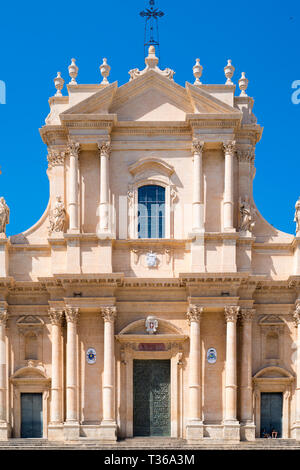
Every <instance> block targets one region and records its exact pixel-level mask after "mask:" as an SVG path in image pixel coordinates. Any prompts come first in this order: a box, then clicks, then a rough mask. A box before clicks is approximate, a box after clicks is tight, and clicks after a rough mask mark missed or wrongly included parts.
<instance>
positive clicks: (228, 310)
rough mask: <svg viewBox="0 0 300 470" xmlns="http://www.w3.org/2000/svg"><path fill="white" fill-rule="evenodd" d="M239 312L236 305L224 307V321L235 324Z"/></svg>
mask: <svg viewBox="0 0 300 470" xmlns="http://www.w3.org/2000/svg"><path fill="white" fill-rule="evenodd" d="M239 312H240V307H238V306H236V305H234V306H233V305H230V306H229V305H226V306H225V307H224V313H225V320H226V322H227V323H228V322H234V323H236V321H237V319H238V315H239Z"/></svg>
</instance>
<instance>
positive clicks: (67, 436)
mask: <svg viewBox="0 0 300 470" xmlns="http://www.w3.org/2000/svg"><path fill="white" fill-rule="evenodd" d="M79 435H80V426H79V423H65V424H64V440H65V441H78V439H79Z"/></svg>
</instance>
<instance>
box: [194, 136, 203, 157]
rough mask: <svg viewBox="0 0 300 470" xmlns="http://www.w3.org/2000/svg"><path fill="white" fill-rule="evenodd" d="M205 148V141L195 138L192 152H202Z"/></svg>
mask: <svg viewBox="0 0 300 470" xmlns="http://www.w3.org/2000/svg"><path fill="white" fill-rule="evenodd" d="M203 148H204V142H201V141H200V140H197V139H194V140H193V142H192V153H193V154H195V153H202V152H203Z"/></svg>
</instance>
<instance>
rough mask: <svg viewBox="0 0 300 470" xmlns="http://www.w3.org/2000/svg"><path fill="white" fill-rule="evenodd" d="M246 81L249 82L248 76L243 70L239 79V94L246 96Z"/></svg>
mask: <svg viewBox="0 0 300 470" xmlns="http://www.w3.org/2000/svg"><path fill="white" fill-rule="evenodd" d="M248 83H249V80H248V78H246V76H245V72H242V76H241V78H240V79H239V87H240V90H241V94H240V96H248V95H246V90H247V88H248Z"/></svg>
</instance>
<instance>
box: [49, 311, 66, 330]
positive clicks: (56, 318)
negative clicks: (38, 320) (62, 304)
mask: <svg viewBox="0 0 300 470" xmlns="http://www.w3.org/2000/svg"><path fill="white" fill-rule="evenodd" d="M48 313H49V317H50V321H51V323H52V325H57V326H60V325H61V323H62V318H63V314H64V310H63V309H62V308H54V307H50V308H49V311H48Z"/></svg>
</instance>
